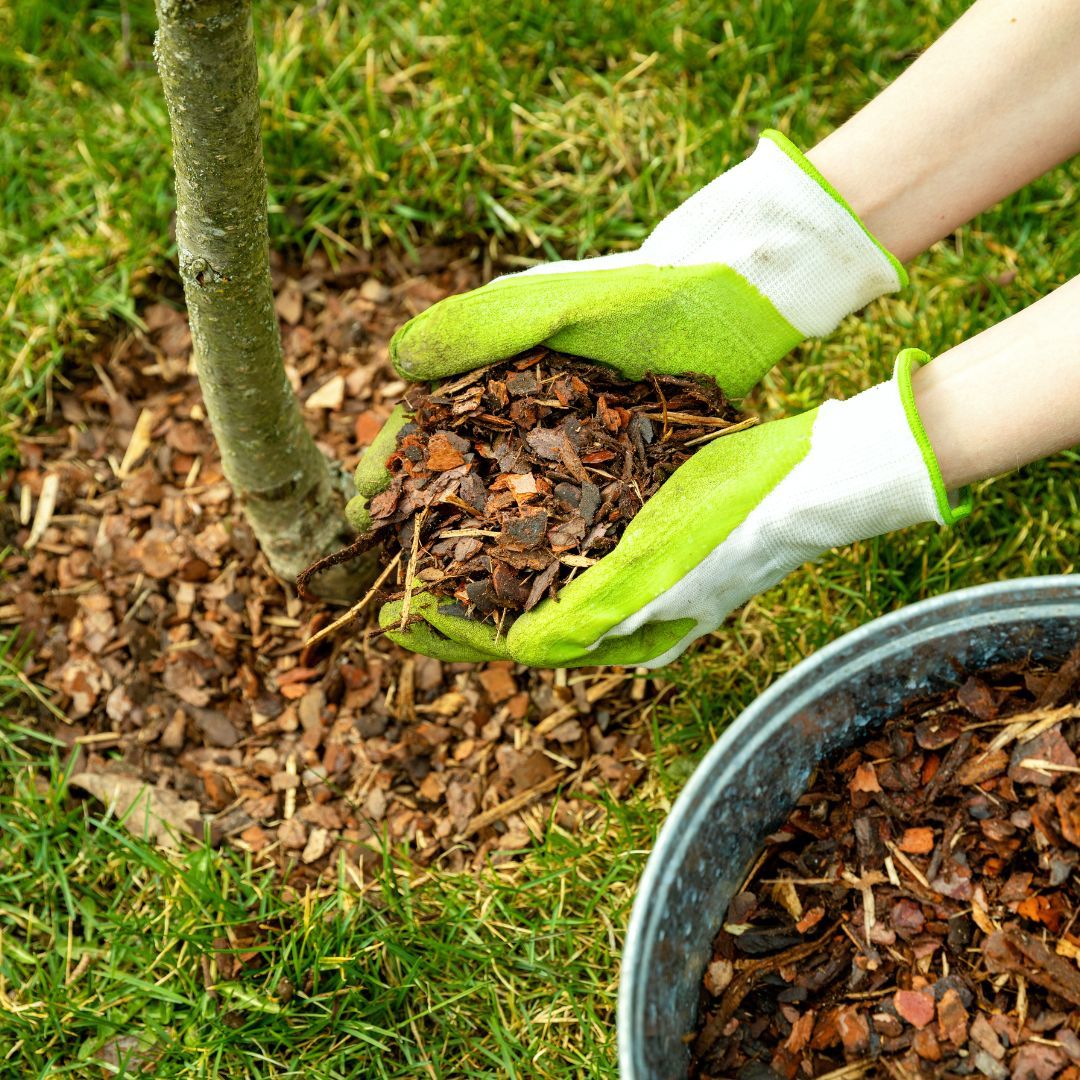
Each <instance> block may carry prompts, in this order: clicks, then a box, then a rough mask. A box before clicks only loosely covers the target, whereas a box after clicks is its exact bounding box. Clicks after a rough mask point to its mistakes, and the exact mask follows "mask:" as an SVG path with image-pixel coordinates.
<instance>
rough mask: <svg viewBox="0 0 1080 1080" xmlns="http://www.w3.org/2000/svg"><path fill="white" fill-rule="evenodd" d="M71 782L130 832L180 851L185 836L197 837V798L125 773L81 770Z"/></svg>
mask: <svg viewBox="0 0 1080 1080" xmlns="http://www.w3.org/2000/svg"><path fill="white" fill-rule="evenodd" d="M71 783H72V784H73V785H74V786H75V787H78V788H82V789H83V791H88V792H89V793H90V794H91V795H93V796H94V797H95V798H97V799H100V800H101V801H102V802H103V803H104V804H105V806H106V807H107V808H108V810H109V812H110V813H112V814H113V815H114V816H115V817H117V818H120V819H122V821H123V825H124V828H126V829H127V830H128V832H130V833H132V834H133V835H135V836H138V837H141V838H142V839H145V840H148V841H150V842H151V843H153V844H155V845H156V846H157V847H159V848H162V849H164V850H166V851H175V850H177V849H178V848H179V846H180V842H181V839H182V838H184V837H197V836H198V828H199V822H200V821H201V816H200V813H199V804H198V803H197V802H196V801H195V800H194V799H181V798H180V796H179V795H177V794H176V793H175V792H172V791H169V790H167V789H165V788H155V787H150V786H149V785H147V784H146V783H145V781H143V780H139V779H137V778H136V777H133V776H127V775H125V774H123V773H92V772H79V773H75V775H74V776H72V778H71Z"/></svg>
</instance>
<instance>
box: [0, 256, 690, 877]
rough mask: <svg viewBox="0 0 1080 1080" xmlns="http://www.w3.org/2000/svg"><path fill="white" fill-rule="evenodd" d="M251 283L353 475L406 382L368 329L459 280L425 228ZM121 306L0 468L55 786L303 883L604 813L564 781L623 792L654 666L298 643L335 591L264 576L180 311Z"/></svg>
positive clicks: (295, 377) (643, 738)
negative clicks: (404, 256) (398, 854)
mask: <svg viewBox="0 0 1080 1080" xmlns="http://www.w3.org/2000/svg"><path fill="white" fill-rule="evenodd" d="M274 283H275V292H276V296H277V305H276V306H277V312H278V315H279V318H280V321H281V326H282V334H283V344H284V351H285V357H286V364H287V370H288V374H289V378H290V380H291V382H292V384H293V386H294V387H295V389H296V390H297V392H298V394H299V395H300V397H301V400H302V401H303V402H305V416H306V418H307V420H308V422H309V424H310V426H311V428H312V430H313V431H314V433H315V435H316V438H317V440H318V442H319V444H320V446H321V447H322V448H323V449H324V451H325V452H326V453H327V454H328V455H329V456H331V457H333V458H335V459H336V460H338V461H340V462H341V463H342V464H343V465H344V466H345V467H346V468H349V469H351V468H352V467H353V466H354V465H355V463H356V460H357V458H358V457H359V454H360V452H361V450H362V448H363V447H364V446H366V445H367V444H368V443H370V441H371V440H372V439H373V438H374V436H375V434H376V432H377V431H378V430H379V427H380V425H381V423H382V421H383V420H384V419H385V418H386V416H387V415H389V413H390V411H391V409H392V407H393V406H394V405H395V404H396V403H397V401H398V400H399V399H400V397H401V395H402V394H403V393H404V392H405V390H406V386H405V384H404V383H402V382H401V381H400V380H399V379H398V377H397V376H396V374H395V373H394V371H393V369H392V368H391V366H390V364H389V362H388V360H387V342H388V340H389V338H390V336H391V334H392V333H393V331H394V330H395V329H396V328H397V327H398V326H399V325H400V324H401V323H402V322H403V321H404V320H405V319H407V318H409V317H410V316H412V315H414V314H416V313H418V312H419V311H421V310H423V309H424V308H425V307H427V306H429V305H430V304H431V303H433V302H435V301H437V300H439V299H441V298H442V297H443V296H446V295H448V294H449V293H451V292H460V291H463V290H465V289H467V288H470V287H473V286H474V285H476V284H479V283H480V275H479V272H478V269H477V267H476V264H475V263H474V262H473V261H472V260H470V259H468V258H462V257H458V256H457V253H454V252H450V251H445V250H440V249H434V248H433V249H425V250H423V251H421V252H420V254H419V259H418V261H417V262H414V263H410V264H408V265H405V264H402V263H400V262H398V261H396V260H395V259H394V258H393V257H392V256H388V255H384V256H382V257H381V258H380V260H379V262H377V263H376V262H375V261H374V260H372V259H370V258H367V257H363V258H355V259H351V260H349V261H348V262H346V263H344V264H341V265H338V266H337V267H331V266H330V265H329V264H328V263H327V262H326V261H325V260H322V261H318V260H317V261H315V262H314V263H313V264H312V265H310V266H307V267H304V268H302V269H301V268H297V267H293V266H289V265H286V264H284V263H282V262H278V263H277V264H276V265H275V267H274ZM142 315H143V318H144V319H145V321H146V325H147V328H148V329H147V331H146V332H142V331H139V330H125V331H124V332H122V333H119V334H118V335H117V336H115V337H114V338H112V339H110V340H103V341H101V342H100V343H99V344H98V345H97V346H96V347H95V348H93V349H92V350H91V351H90V352H89V353H88V354H87V355H85V356H82V357H79V358H75V359H73V361H72V362H71V363H70V364H69V365H68V366H67V367H66V368H65V372H64V377H65V381H60V380H58V381H57V382H56V383H55V384H54V387H53V397H52V402H53V405H52V411H51V413H50V414H49V415H48V416H46V417H43V418H40V419H39V420H38V421H37V423H36V424H35V425H34V426H33V427H32V428H28V429H26V430H24V431H23V432H22V433H21V435H20V438H19V445H20V450H21V457H22V464H21V467H20V469H19V470H18V471H17V472H14V473H13V474H11V475H9V476H8V477H7V478H6V479H5V481H4V483H5V484H6V487H7V494H8V498H7V509H6V510H5V513H4V522H5V529H7V530H8V531H9V533H10V534H11V541H12V547H11V549H10V550H9V551H8V553H7V554H6V556H5V557H4V560H3V571H4V580H3V583H2V584H0V624H2V625H4V626H5V627H6V628H8V629H17V631H18V633H19V636H20V640H21V641H22V642H24V643H26V644H27V645H29V646H32V649H31V654H32V656H33V662H32V664H31V665H30V666H29V667H28V668H27V672H26V674H27V675H28V677H29V679H30V680H31V682H33V683H36V684H41V685H43V686H44V687H45V688H46V690H45V693H44V694H43V695H42V697H41V698H40V699H35V702H36V704H35V706H34V708H35V709H36V712H34V711H32V713H31V715H30V716H29V717H28V718H26V719H25V720H24V722H25V723H30V724H31V725H32V726H35V727H36V728H38V729H39V730H41V731H43V732H47V733H49V734H51V735H54V736H56V737H57V738H59V739H60V740H61V741H62V742H63V744H64V745H65V746H66V748H67V753H68V754H69V755H70V756H71V757H73V758H74V761H72V762H71V765H72V771H73V773H74V774H75V775H76V776H77V777H78V778H79V779H78V781H77V782H73V785H72V791H73V792H75V791H76V789H77V790H78V795H77V796H74V795H73V797H88V798H94V799H95V800H101V801H102V802H104V803H107V804H111V805H116V806H118V807H125V806H127V807H130V806H132V805H135V806H138V807H139V808H140V811H139V813H142V809H141V808H143V807H144V806H150V807H151V812H153V813H155V814H160V816H161V817H162V819H163V820H165V821H166V822H167V823H168V824H170V825H171V826H172V827H173V832H175V830H177V829H178V830H181V831H182V832H186V833H190V834H193V835H196V836H200V837H201V836H202V834H203V829H204V827H206V826H209V829H210V833H211V836H212V839H213V842H214V843H216V844H225V845H230V846H233V847H236V848H239V849H242V850H245V851H250V852H252V853H254V855H255V856H256V858H257V859H258V860H260V861H262V862H269V863H273V864H275V865H276V866H277V867H278V868H279V869H280V871H281V874H282V875H283V877H284V879H285V880H286V881H287V882H288V883H289V884H290V885H293V886H296V887H303V886H306V885H307V884H310V883H312V882H314V881H316V880H317V879H318V878H319V877H320V875H322V874H323V873H324V872H326V871H328V870H330V871H336V868H337V867H338V865H339V862H340V860H344V863H343V865H344V866H345V871H346V873H347V875H349V876H350V877H351V878H352V879H353V880H354V881H356V882H358V883H362V882H364V881H367V880H369V879H370V877H371V874H370V872H369V871H371V870H372V869H373V868H374V867H375V866H376V865H377V863H378V862H379V861H380V860H381V858H382V856H381V848H382V846H383V845H384V844H385V843H387V842H389V843H390V844H393V845H405V844H407V845H408V847H409V849H410V851H411V853H412V857H414V858H415V859H417V860H418V861H419V862H421V863H425V864H426V863H433V862H438V863H439V864H440V865H442V866H446V867H449V868H478V867H481V866H485V865H489V864H490V863H491V862H492V861H505V860H507V859H510V858H513V857H514V855H515V853H517V852H520V851H521V850H523V849H525V848H526V847H528V845H530V844H531V843H532V842H533V840H534V838H535V837H537V836H539V835H540V834H541V833H542V832H543V831H544V829H545V828H546V823H547V821H548V820H549V818H550V817H551V816H552V815H554V818H555V820H556V821H557V822H558V824H559V825H560V827H562V828H564V829H567V830H570V831H576V830H578V829H585V828H589V827H590V825H591V823H592V819H593V818H594V817H596V816H597V815H598V814H600V813H601V812H602V811H601V810H600V809H598V808H597V806H596V802H595V800H591V799H589V798H580V796H592V795H595V794H596V793H598V792H599V791H601V790H610V791H612V792H613V793H614V794H615V795H616V796H621V795H625V794H626V793H627V792H628V791H629V790H630V789H631V788H632V787H633V786H634V784H635V783H636V782H637V781H638V779H639V778H640V776H641V775H642V771H643V766H642V762H643V760H644V755H645V754H646V753H647V751H648V748H649V736H648V728H649V723H648V714H649V712H650V710H651V709H652V708H653V707H655V705H656V703H657V702H658V701H660V700H661V699H662V698H663V696H664V695H665V694H666V693H667V692H668V689H669V688H668V687H667V686H666V685H665V684H664V683H663V680H662V679H659V678H656V677H653V678H651V679H649V680H644V679H639V678H635V677H634V673H633V672H624V671H621V670H619V669H604V670H602V671H600V670H589V669H586V670H583V671H575V672H572V673H567V672H554V671H544V672H534V671H527V670H524V669H521V668H518V667H515V666H514V665H513V664H508V663H494V664H488V665H470V664H441V663H439V662H438V661H435V660H429V659H426V658H424V657H417V656H412V655H411V654H407V653H405V652H404V651H402V650H400V649H398V648H397V647H396V646H394V645H393V644H392V643H390V642H389V641H387V640H386V639H384V638H382V637H380V636H378V635H376V634H374V633H373V631H374V629H375V628H374V626H373V625H372V624H371V623H370V622H368V623H361V624H359V625H354V626H353V627H352V628H350V630H349V631H348V632H343V633H340V634H337V635H334V636H332V637H330V638H328V639H326V640H324V641H322V642H320V643H319V644H317V645H315V646H307V645H305V643H306V642H307V641H308V639H309V637H310V636H311V635H312V634H313V633H314V632H315V631H316V630H318V629H319V628H321V627H324V626H326V625H327V624H328V623H329V622H331V620H332V619H333V618H334V617H335V615H336V614H337V611H335V610H332V609H327V608H325V607H319V606H309V605H305V604H303V603H302V602H301V601H300V600H299V599H298V598H297V597H296V595H295V593H294V590H293V589H292V588H291V586H288V585H284V584H282V583H281V582H279V581H278V580H276V579H275V578H274V577H273V575H272V574H270V572H269V569H268V567H267V565H266V563H265V561H264V559H263V558H262V556H261V555H260V553H259V552H258V550H257V547H256V545H255V542H254V539H253V537H252V535H251V533H250V531H249V530H248V528H247V527H246V525H245V524H244V521H243V518H242V516H241V514H240V513H239V509H238V507H237V506H236V505H235V504H234V502H233V500H232V495H231V492H230V490H229V486H228V484H227V483H226V482H225V480H224V477H223V476H222V473H221V468H220V463H219V459H218V455H217V452H216V449H215V446H214V441H213V438H212V436H211V433H210V431H209V429H208V426H207V423H206V418H205V411H204V409H203V405H202V400H201V396H200V394H199V389H198V384H197V381H196V379H195V378H194V374H193V370H192V366H191V356H190V352H191V339H190V334H189V332H188V327H187V323H186V319H185V317H184V315H183V314H182V312H181V311H179V310H177V307H176V306H175V305H174V304H173V303H171V302H164V301H163V302H159V303H154V304H151V305H149V306H148V307H146V308H145V310H143V312H142ZM144 784H149V785H150V786H151V788H152V789H153V790H152V791H151V792H150V793H148V794H147V793H142V790H141V788H142V785H144ZM132 816H133V818H135V817H138V816H139V815H138V814H133V815H132ZM144 816H145V815H144ZM132 828H138V826H137V825H136V824H135V823H134V822H133V824H132ZM151 832H152V835H153V837H154V838H155V839H156V840H158V841H159V842H162V843H163V846H168V845H167V843H166V841H165V836H164V831H163V830H158V829H157V828H156V827H155V828H154V829H152V830H151ZM181 839H183V838H181ZM173 841H174V842H175V837H173ZM184 842H188V841H184Z"/></svg>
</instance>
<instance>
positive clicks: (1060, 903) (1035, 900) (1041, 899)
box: [1016, 893, 1069, 934]
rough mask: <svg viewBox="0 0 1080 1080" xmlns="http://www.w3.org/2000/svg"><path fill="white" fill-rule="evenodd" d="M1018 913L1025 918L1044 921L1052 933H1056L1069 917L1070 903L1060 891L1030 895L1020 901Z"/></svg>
mask: <svg viewBox="0 0 1080 1080" xmlns="http://www.w3.org/2000/svg"><path fill="white" fill-rule="evenodd" d="M1016 913H1017V914H1018V915H1022V916H1023V917H1024V918H1025V919H1031V920H1032V921H1033V922H1039V923H1042V924H1043V925H1044V926H1046V927H1047V928H1048V929H1049V930H1050V933H1052V934H1056V933H1057V932H1058V931H1059V930H1060V929H1061V927H1062V925H1063V924H1064V922H1065V920H1066V919H1067V918H1068V914H1069V904H1068V902H1067V901H1066V900H1065V899H1064V897H1063V896H1062V895H1061V894H1060V893H1051V894H1050V895H1041V896H1029V897H1026V898H1025V899H1024V900H1021V901H1020V903H1019V904H1018V905H1017V907H1016Z"/></svg>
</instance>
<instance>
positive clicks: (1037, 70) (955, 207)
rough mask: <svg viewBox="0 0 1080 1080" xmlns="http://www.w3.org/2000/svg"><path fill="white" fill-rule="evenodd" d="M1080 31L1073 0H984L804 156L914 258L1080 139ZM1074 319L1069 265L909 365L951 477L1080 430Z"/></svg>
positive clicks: (977, 476)
mask: <svg viewBox="0 0 1080 1080" xmlns="http://www.w3.org/2000/svg"><path fill="white" fill-rule="evenodd" d="M1077 41H1080V3H1077V2H1076V0H978V2H977V3H975V4H973V5H972V6H971V7H970V8H969V9H968V11H967V12H965V14H964V15H963V16H961V18H959V19H958V20H957V21H956V22H955V23H954V24H953V26H951V27H950V28H949V29H948V30H947V31H946V32H945V33H944V34H943V35H942V36H941V37H940V38H939V39H938V40H937V41H936V42H934V44H933V45H931V46H930V48H928V49H927V50H926V52H924V53H923V54H922V55H921V56H920V57H919V58H918V59H917V60H916V61H915V62H914V63H913V64H912V65H911V66H910V67H909V68H908V69H907V70H906V71H905V72H904V73H903V74H902V75H901V76H900V77H899V78H897V79H896V80H895V81H894V82H893V83H891V84H890V85H889V86H888V87H886V88H885V89H884V90H883V91H882V92H881V93H880V94H879V95H878V96H877V97H876V98H874V99H873V101H871V102H869V104H867V105H866V106H865V107H864V108H862V109H861V110H860V111H859V112H858V113H857V114H856V115H855V116H853V117H852V118H851V119H850V120H848V121H847V122H846V123H845V124H843V125H842V126H841V127H839V128H837V130H836V131H834V132H833V133H832V134H831V135H829V136H828V137H827V138H826V139H824V140H823V141H822V142H821V143H819V144H818V145H817V146H816V147H814V148H813V149H812V150H811V151H810V152H809V153H808V154H807V157H808V158H809V159H810V160H811V161H812V162H813V163H814V164H815V165H816V166H817V167H818V168H819V169H820V170H821V171H822V173H823V174H824V175H825V176H826V177H827V178H828V179H829V181H830V183H832V184H833V186H834V187H836V189H837V190H838V191H839V192H840V193H841V194H842V195H843V196H844V198H845V199H847V201H848V202H849V203H850V204H851V206H852V208H853V209H854V210H855V212H856V213H857V214H858V215H859V217H860V218H861V219H862V221H863V222H864V223H865V225H866V226H867V228H868V229H869V230H870V231H871V232H872V233H873V234H874V235H875V236H876V237H877V238H878V239H879V240H880V241H881V243H882V244H884V245H885V247H886V248H888V249H889V250H890V251H891V252H893V254H894V255H896V256H897V258H899V259H900V260H901V261H904V262H906V261H908V260H909V259H911V258H913V257H914V256H916V255H918V254H919V253H920V252H922V251H925V250H926V248H928V247H929V246H930V245H931V244H933V243H935V242H936V241H938V240H940V239H942V238H943V237H945V236H947V235H948V234H949V233H951V232H952V231H953V230H954V229H956V228H957V227H959V226H960V225H962V224H964V222H966V221H969V220H970V219H971V218H972V217H974V216H975V215H976V214H977V213H979V212H980V211H982V210H985V209H986V208H987V207H989V206H992V205H994V203H996V202H998V201H1000V200H1001V199H1003V198H1004V197H1005V196H1007V195H1010V194H1011V193H1012V192H1014V191H1016V190H1018V189H1019V188H1021V187H1023V186H1024V185H1025V184H1027V183H1028V182H1030V181H1031V180H1033V179H1034V178H1035V177H1037V176H1040V175H1041V174H1042V173H1044V172H1046V171H1047V170H1048V169H1051V168H1053V167H1054V166H1055V165H1057V164H1059V163H1060V162H1062V161H1064V160H1066V159H1067V158H1068V157H1070V156H1072V155H1073V154H1075V153H1077V152H1078V151H1080V109H1078V108H1077V107H1076V103H1077V102H1078V101H1080V59H1078V54H1077V51H1076V43H1077ZM1078 325H1080V280H1076V279H1074V280H1073V281H1071V282H1069V283H1068V284H1067V285H1064V286H1062V287H1061V288H1059V289H1057V290H1056V291H1055V292H1053V293H1051V294H1050V295H1049V296H1047V297H1045V298H1044V299H1042V300H1040V301H1039V302H1038V303H1037V304H1033V305H1032V306H1031V307H1029V308H1026V309H1025V310H1024V311H1021V312H1019V313H1018V314H1016V315H1014V316H1012V317H1011V318H1009V319H1006V320H1005V321H1004V322H1002V323H999V324H998V325H997V326H994V327H992V328H991V329H989V330H986V331H985V332H983V333H981V334H979V335H978V336H976V337H973V338H971V339H970V340H968V341H965V342H964V343H963V344H961V345H958V346H956V348H953V349H950V350H949V351H948V352H946V353H943V354H942V355H940V356H939V357H938V358H937V359H936V360H935V361H934V362H933V363H932V364H929V365H927V366H926V367H924V368H922V369H920V370H919V371H918V372H917V373H916V374H915V376H914V377H913V379H912V388H913V390H914V392H915V400H916V403H917V406H918V409H919V412H920V414H921V416H922V420H923V425H924V427H925V428H926V432H927V436H928V437H929V439H930V443H931V445H932V446H933V448H934V451H935V453H936V454H937V457H938V461H939V463H940V465H941V470H942V474H943V476H944V479H945V482H946V484H947V485H948V486H949V487H957V486H960V485H963V484H967V483H971V482H974V481H977V480H983V479H987V478H989V477H992V476H998V475H1000V474H1001V473H1005V472H1009V471H1010V470H1012V469H1015V468H1018V467H1019V466H1021V465H1025V464H1027V463H1029V462H1031V461H1035V460H1037V459H1039V458H1042V457H1046V456H1047V455H1048V454H1052V453H1055V452H1056V451H1058V450H1062V449H1064V448H1066V447H1069V446H1074V445H1076V444H1077V443H1080V332H1078V331H1077V329H1076V327H1077V326H1078ZM1018 372H1023V386H1024V392H1023V394H1009V393H1003V392H1002V388H1003V387H1008V386H1010V385H1015V384H1016V379H1017V373H1018Z"/></svg>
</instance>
